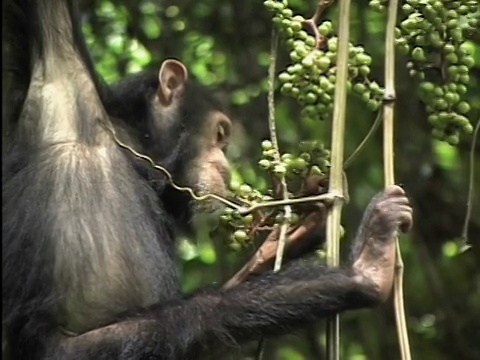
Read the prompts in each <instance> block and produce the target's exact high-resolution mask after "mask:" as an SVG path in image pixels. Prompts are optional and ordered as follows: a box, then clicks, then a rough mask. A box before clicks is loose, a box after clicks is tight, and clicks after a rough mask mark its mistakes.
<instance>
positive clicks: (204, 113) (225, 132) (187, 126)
mask: <svg viewBox="0 0 480 360" xmlns="http://www.w3.org/2000/svg"><path fill="white" fill-rule="evenodd" d="M158 81H159V82H158V88H157V90H156V93H155V94H154V96H153V97H152V98H151V101H152V103H151V107H150V108H151V116H150V121H149V129H150V131H149V132H150V134H151V139H150V141H149V143H150V146H149V148H150V149H149V152H150V153H151V155H152V156H153V157H154V159H155V161H158V163H160V164H161V165H163V166H165V167H166V168H167V169H168V170H169V171H170V172H171V174H172V175H173V179H174V181H175V182H176V183H177V184H179V185H181V186H188V187H191V188H192V189H193V191H194V192H195V193H196V194H202V193H213V194H217V195H221V196H225V195H226V194H227V186H228V182H229V179H230V170H229V164H228V161H227V159H226V157H225V149H226V147H227V145H228V141H229V138H230V133H231V128H232V123H231V121H230V119H229V117H228V116H227V115H226V113H225V111H224V109H223V108H222V106H221V105H220V103H219V101H217V100H216V99H215V98H214V97H213V96H212V94H211V92H209V90H207V89H205V88H203V87H202V86H200V85H199V84H197V83H195V82H193V81H192V80H190V79H189V76H188V71H187V69H186V67H185V66H184V65H183V64H182V63H181V62H179V61H177V60H171V59H170V60H165V61H164V62H163V63H162V65H161V67H160V71H159V72H158ZM177 195H178V194H177ZM174 198H175V199H176V200H175V201H177V198H176V197H175V196H174ZM170 199H171V196H170ZM176 205H177V206H181V203H178V204H171V206H176ZM190 205H193V206H189V208H190V209H189V210H190V211H193V214H197V213H199V212H203V213H204V212H208V213H211V212H214V211H215V210H218V209H219V208H220V207H221V206H220V203H219V202H218V201H215V200H210V199H209V200H205V201H194V202H192V203H191V204H190ZM177 210H178V209H177Z"/></svg>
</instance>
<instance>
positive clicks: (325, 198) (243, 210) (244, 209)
mask: <svg viewBox="0 0 480 360" xmlns="http://www.w3.org/2000/svg"><path fill="white" fill-rule="evenodd" d="M99 122H100V124H101V126H102V127H103V128H104V129H105V130H106V131H107V132H108V133H110V135H111V136H112V138H113V140H114V141H115V143H116V144H117V145H118V146H120V147H121V148H123V149H125V150H127V151H129V152H130V153H132V154H133V155H134V156H136V157H137V158H139V159H142V160H145V161H147V162H148V163H150V165H151V166H152V167H153V168H154V169H156V170H159V171H161V172H162V173H163V174H165V176H166V177H167V179H168V181H169V183H170V185H171V186H172V187H173V188H174V189H176V190H178V191H184V192H187V193H188V194H190V196H192V198H193V199H194V200H197V201H204V200H208V199H215V200H218V201H220V202H222V203H223V204H225V205H226V206H229V207H231V208H233V209H235V210H237V211H238V212H239V214H240V215H242V216H244V215H247V214H250V213H252V212H254V211H256V210H259V209H263V208H271V207H277V206H286V205H298V204H305V203H315V202H320V201H322V202H325V203H331V202H332V201H334V200H335V199H340V200H341V199H343V195H342V194H340V193H335V192H329V193H326V194H321V195H314V196H305V197H301V198H293V199H287V200H271V201H265V202H260V203H251V204H248V205H247V206H242V205H238V204H236V203H234V202H232V201H230V200H228V199H225V198H224V197H222V196H220V195H216V194H211V193H207V194H202V195H197V194H195V192H194V191H193V190H192V189H191V188H190V187H187V186H180V185H178V184H176V183H175V182H174V180H173V177H172V174H170V172H169V171H168V170H167V169H165V168H164V167H163V166H161V165H158V164H157V163H155V161H154V160H153V159H152V158H151V157H149V156H147V155H145V154H141V153H139V152H138V151H136V150H135V149H133V148H132V147H131V146H129V145H127V144H125V143H124V142H122V141H121V140H120V139H119V138H118V136H117V134H116V132H115V129H114V128H113V127H112V125H111V124H109V123H107V121H106V120H104V119H99Z"/></svg>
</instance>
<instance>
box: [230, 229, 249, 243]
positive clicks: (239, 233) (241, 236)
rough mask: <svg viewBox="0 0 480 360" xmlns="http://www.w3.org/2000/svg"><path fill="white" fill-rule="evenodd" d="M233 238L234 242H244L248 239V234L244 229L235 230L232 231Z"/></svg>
mask: <svg viewBox="0 0 480 360" xmlns="http://www.w3.org/2000/svg"><path fill="white" fill-rule="evenodd" d="M233 240H234V241H235V242H236V243H240V244H242V243H244V242H245V241H247V240H248V234H247V233H246V231H245V230H236V231H235V232H234V233H233Z"/></svg>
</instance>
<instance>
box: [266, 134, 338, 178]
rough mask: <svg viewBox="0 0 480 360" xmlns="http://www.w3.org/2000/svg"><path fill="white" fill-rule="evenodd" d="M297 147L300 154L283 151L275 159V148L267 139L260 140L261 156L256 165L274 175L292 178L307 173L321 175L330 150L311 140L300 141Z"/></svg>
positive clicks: (324, 170) (325, 168)
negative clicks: (278, 157)
mask: <svg viewBox="0 0 480 360" xmlns="http://www.w3.org/2000/svg"><path fill="white" fill-rule="evenodd" d="M298 149H299V150H300V154H299V155H298V156H295V155H293V154H290V153H284V154H282V155H281V156H280V159H279V160H277V159H275V150H274V149H273V147H272V143H271V142H270V141H269V140H264V141H263V142H262V158H261V159H260V161H259V162H258V165H259V166H260V167H261V168H262V169H264V170H269V171H271V172H272V173H273V174H274V175H276V176H286V177H287V178H292V177H296V176H301V177H302V178H304V177H306V176H308V175H323V174H325V172H326V171H327V169H328V167H329V166H330V162H329V157H330V151H329V150H327V149H325V148H324V146H323V144H322V143H320V142H318V141H315V140H312V141H301V142H300V144H299V146H298Z"/></svg>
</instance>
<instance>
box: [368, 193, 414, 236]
mask: <svg viewBox="0 0 480 360" xmlns="http://www.w3.org/2000/svg"><path fill="white" fill-rule="evenodd" d="M411 227H412V208H411V206H410V203H409V201H408V198H407V196H406V195H405V191H403V189H402V188H401V187H399V186H397V185H391V186H388V187H387V188H386V189H385V190H384V191H383V192H381V193H379V194H378V195H376V196H375V197H374V198H373V199H372V200H371V201H370V204H369V205H368V207H367V209H366V210H365V215H364V217H363V222H362V225H361V228H360V229H359V232H360V234H359V235H362V236H363V237H364V240H366V239H369V238H370V239H376V240H383V241H387V240H390V239H393V238H394V237H395V235H396V233H397V231H398V229H400V230H401V231H403V232H407V231H408V230H409V229H410V228H411Z"/></svg>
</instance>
